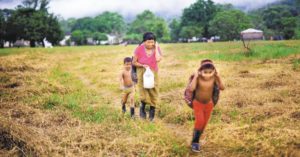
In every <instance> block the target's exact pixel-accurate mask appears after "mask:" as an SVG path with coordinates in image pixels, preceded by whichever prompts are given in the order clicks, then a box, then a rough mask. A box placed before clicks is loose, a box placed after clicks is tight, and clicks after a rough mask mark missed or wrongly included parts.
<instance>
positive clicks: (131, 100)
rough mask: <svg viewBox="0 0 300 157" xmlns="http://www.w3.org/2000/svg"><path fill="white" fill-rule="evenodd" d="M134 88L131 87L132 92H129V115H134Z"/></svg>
mask: <svg viewBox="0 0 300 157" xmlns="http://www.w3.org/2000/svg"><path fill="white" fill-rule="evenodd" d="M134 94H135V92H134V89H132V92H131V93H130V96H129V97H130V116H131V117H134V107H135V106H134Z"/></svg>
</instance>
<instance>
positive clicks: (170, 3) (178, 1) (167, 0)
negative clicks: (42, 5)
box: [0, 0, 278, 18]
mask: <svg viewBox="0 0 300 157" xmlns="http://www.w3.org/2000/svg"><path fill="white" fill-rule="evenodd" d="M21 1H22V0H0V8H1V9H3V8H15V7H16V6H17V5H18V4H21ZM213 1H214V2H216V3H232V4H233V5H235V6H239V7H243V8H246V9H248V10H251V9H254V8H257V7H261V6H263V5H266V4H268V3H271V2H275V1H278V0H213ZM194 2H196V0H148V1H146V0H51V2H50V8H49V10H50V12H52V13H55V14H56V15H61V16H62V17H64V18H70V17H76V18H79V17H85V16H95V15H97V14H100V13H101V12H103V11H116V12H119V13H121V14H122V15H123V16H125V17H128V16H133V15H136V14H138V13H141V12H142V11H144V10H146V9H149V10H151V11H153V12H155V13H160V14H165V15H166V16H180V15H181V13H182V10H183V9H184V8H186V7H188V6H189V5H191V4H192V3H194Z"/></svg>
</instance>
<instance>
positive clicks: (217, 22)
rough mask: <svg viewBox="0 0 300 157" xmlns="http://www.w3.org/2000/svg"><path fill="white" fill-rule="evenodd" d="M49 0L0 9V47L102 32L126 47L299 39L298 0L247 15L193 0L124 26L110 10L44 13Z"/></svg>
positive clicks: (78, 39)
mask: <svg viewBox="0 0 300 157" xmlns="http://www.w3.org/2000/svg"><path fill="white" fill-rule="evenodd" d="M48 4H49V0H24V1H23V2H22V5H19V6H18V7H17V8H16V9H15V10H9V9H4V10H0V45H1V46H3V43H4V41H9V42H10V43H13V42H15V41H16V40H18V39H25V40H29V41H30V45H31V46H35V43H36V42H41V41H42V40H43V38H45V37H46V38H47V40H48V41H50V42H51V43H53V44H58V42H59V41H60V40H61V39H62V38H63V36H64V34H67V33H69V34H70V35H71V40H72V41H74V42H75V43H76V44H77V45H84V44H87V39H88V38H90V39H93V40H95V41H103V40H107V34H110V35H114V36H116V37H119V38H122V39H123V40H124V41H127V42H129V43H139V42H140V41H141V34H143V33H144V32H147V31H151V32H154V33H155V34H156V35H157V38H158V39H159V41H160V42H187V41H188V39H191V38H193V37H197V38H198V39H201V38H203V37H204V38H210V37H213V36H219V37H220V39H221V40H223V41H228V40H239V38H240V32H241V31H242V30H244V29H247V28H250V27H252V28H256V29H260V30H263V31H264V34H265V37H266V38H268V39H269V38H271V37H273V39H299V38H300V0H286V1H280V2H277V3H274V4H270V5H268V6H265V7H263V8H260V9H257V10H253V11H251V12H247V13H246V12H243V11H241V10H239V9H237V8H235V7H234V6H233V5H231V4H216V3H214V2H213V1H211V0H197V1H196V2H195V3H193V4H191V5H190V6H189V7H187V8H185V9H184V10H183V13H182V15H181V16H180V18H174V19H172V20H169V21H166V20H165V19H163V18H161V17H158V16H156V15H155V14H154V13H153V12H151V11H150V10H145V11H144V12H142V13H140V14H138V15H137V16H136V17H135V19H134V20H133V21H132V22H126V21H125V19H124V18H123V17H122V15H120V14H118V13H116V12H108V11H106V12H103V13H101V14H99V15H97V16H95V17H84V18H79V19H75V18H70V19H67V20H64V19H59V18H58V17H57V16H55V15H54V14H50V13H49V12H48V10H47V9H48V8H47V7H48Z"/></svg>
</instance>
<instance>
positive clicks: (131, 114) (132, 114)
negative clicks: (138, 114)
mask: <svg viewBox="0 0 300 157" xmlns="http://www.w3.org/2000/svg"><path fill="white" fill-rule="evenodd" d="M130 116H131V118H134V107H131V108H130Z"/></svg>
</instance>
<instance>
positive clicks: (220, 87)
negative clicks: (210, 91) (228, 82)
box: [215, 72, 225, 90]
mask: <svg viewBox="0 0 300 157" xmlns="http://www.w3.org/2000/svg"><path fill="white" fill-rule="evenodd" d="M215 78H216V82H217V85H218V86H219V89H220V90H224V89H225V86H224V84H223V82H222V80H221V77H220V75H219V73H218V72H216V75H215Z"/></svg>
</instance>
